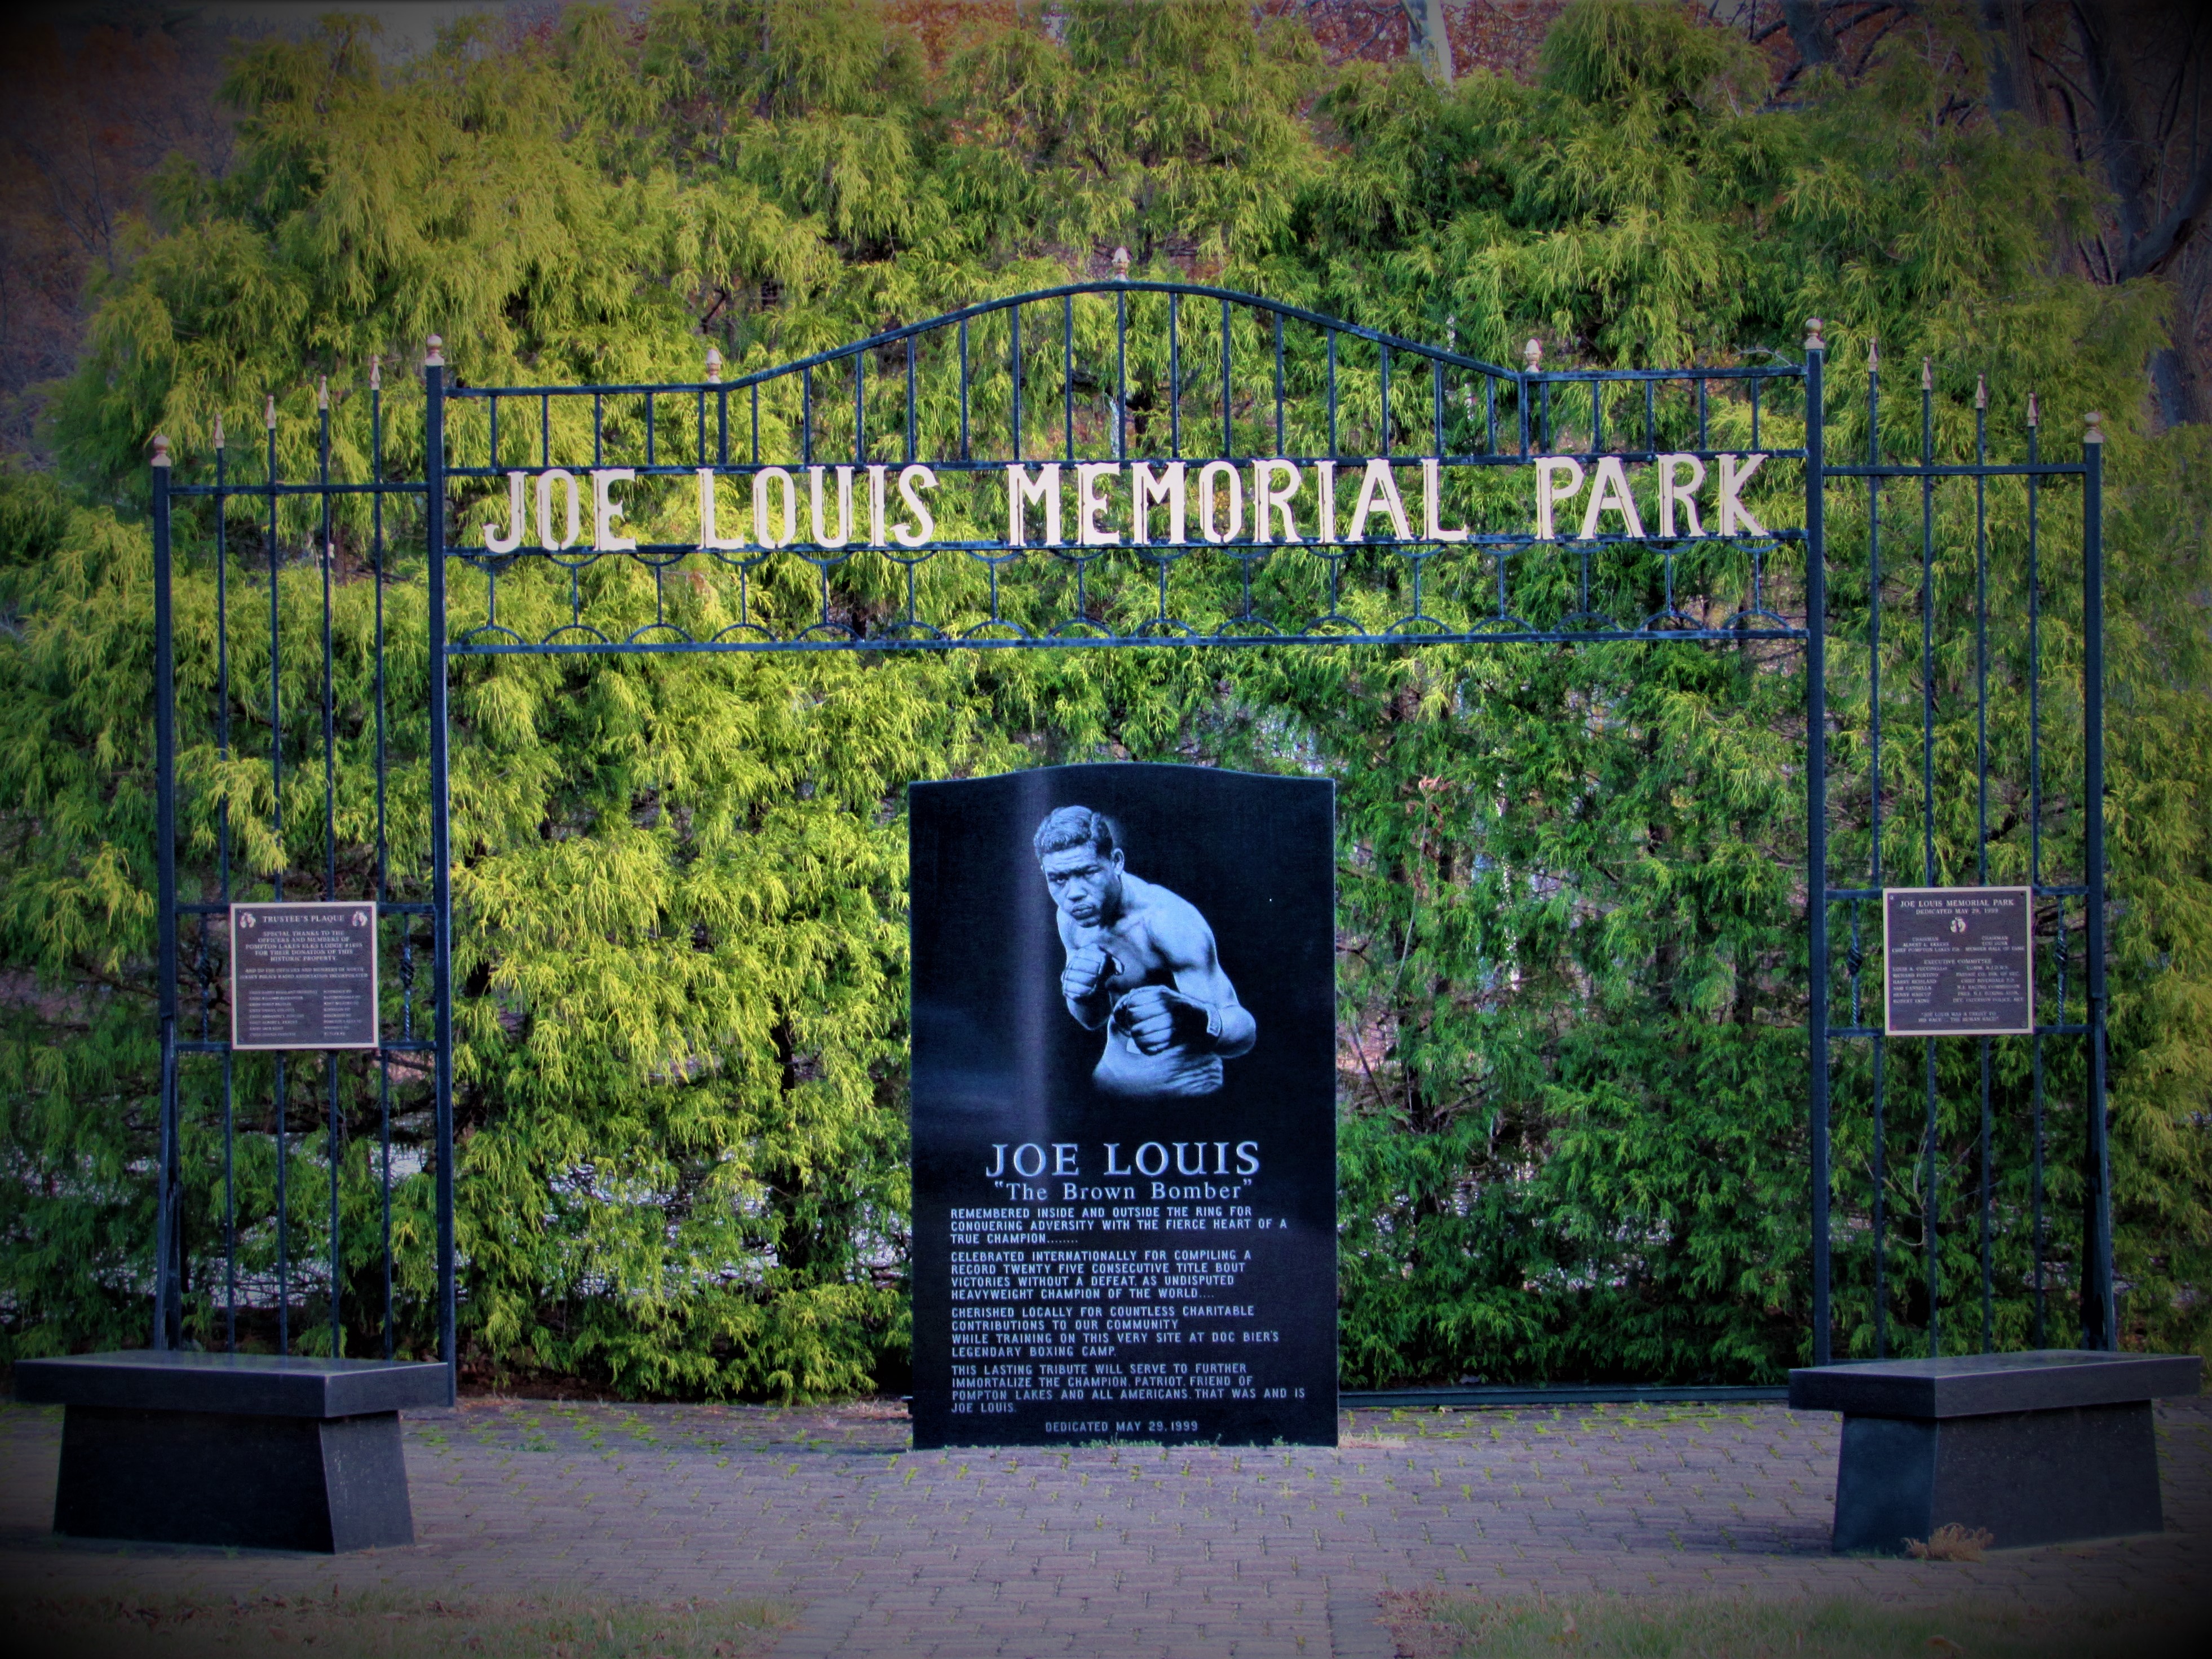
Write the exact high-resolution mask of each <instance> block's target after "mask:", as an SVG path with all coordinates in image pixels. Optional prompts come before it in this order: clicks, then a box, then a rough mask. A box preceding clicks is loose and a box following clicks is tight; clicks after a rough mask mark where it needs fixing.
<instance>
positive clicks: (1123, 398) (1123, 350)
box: [1114, 292, 1129, 461]
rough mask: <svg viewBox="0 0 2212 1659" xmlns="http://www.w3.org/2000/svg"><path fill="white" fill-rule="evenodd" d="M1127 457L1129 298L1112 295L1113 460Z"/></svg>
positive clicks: (1120, 294) (1117, 293) (1121, 295)
mask: <svg viewBox="0 0 2212 1659" xmlns="http://www.w3.org/2000/svg"><path fill="white" fill-rule="evenodd" d="M1128 455H1129V296H1128V295H1127V294H1126V293H1122V292H1116V293H1115V295H1114V459H1115V460H1117V461H1120V460H1127V459H1128Z"/></svg>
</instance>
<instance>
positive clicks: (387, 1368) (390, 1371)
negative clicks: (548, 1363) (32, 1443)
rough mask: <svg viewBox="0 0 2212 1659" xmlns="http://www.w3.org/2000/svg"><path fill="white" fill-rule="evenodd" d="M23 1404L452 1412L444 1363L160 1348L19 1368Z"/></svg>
mask: <svg viewBox="0 0 2212 1659" xmlns="http://www.w3.org/2000/svg"><path fill="white" fill-rule="evenodd" d="M15 1398H16V1399H17V1401H20V1402H21V1403H22V1404H24V1405H27V1406H97V1407H105V1408H107V1409H111V1410H118V1411H124V1410H143V1411H166V1412H223V1413H237V1414H240V1415H246V1416H258V1417H306V1418H334V1417H359V1416H362V1415H364V1414H366V1413H374V1412H397V1411H405V1410H408V1409H410V1408H411V1407H426V1406H443V1405H446V1404H447V1403H449V1402H448V1401H447V1372H446V1368H445V1367H444V1366H443V1365H441V1364H420V1363H404V1362H395V1361H392V1360H383V1359H313V1358H293V1357H290V1356H283V1355H276V1354H246V1353H240V1354H226V1353H179V1352H162V1351H157V1350H155V1349H143V1350H135V1351H131V1352H121V1353H93V1354H80V1355H77V1356H75V1357H73V1358H67V1359H21V1360H18V1361H16V1363H15Z"/></svg>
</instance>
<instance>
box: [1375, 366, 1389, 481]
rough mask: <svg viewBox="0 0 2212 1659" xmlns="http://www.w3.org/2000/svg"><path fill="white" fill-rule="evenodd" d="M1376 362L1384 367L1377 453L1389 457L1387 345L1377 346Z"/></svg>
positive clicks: (1377, 433) (1377, 430) (1377, 429)
mask: <svg viewBox="0 0 2212 1659" xmlns="http://www.w3.org/2000/svg"><path fill="white" fill-rule="evenodd" d="M1376 362H1379V363H1380V364H1381V365H1382V369H1383V375H1382V381H1381V386H1382V392H1383V407H1382V413H1381V415H1380V416H1378V417H1377V418H1378V420H1379V422H1380V424H1379V425H1378V426H1377V427H1376V446H1375V453H1376V454H1378V455H1382V456H1384V457H1388V456H1389V453H1390V348H1389V346H1387V345H1383V346H1377V347H1376Z"/></svg>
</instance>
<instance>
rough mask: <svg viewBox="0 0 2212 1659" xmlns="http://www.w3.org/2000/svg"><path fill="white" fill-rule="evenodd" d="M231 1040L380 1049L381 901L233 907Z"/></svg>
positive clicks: (242, 1044)
mask: <svg viewBox="0 0 2212 1659" xmlns="http://www.w3.org/2000/svg"><path fill="white" fill-rule="evenodd" d="M230 1046H231V1047H232V1048H375V1047H376V1046H377V1034H376V906H375V905H374V903H372V902H369V901H368V900H366V899H346V900H340V901H338V902H334V903H333V902H318V903H301V904H234V905H232V906H231V907H230Z"/></svg>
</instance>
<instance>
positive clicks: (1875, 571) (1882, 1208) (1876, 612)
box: [1867, 341, 1889, 1359]
mask: <svg viewBox="0 0 2212 1659" xmlns="http://www.w3.org/2000/svg"><path fill="white" fill-rule="evenodd" d="M1867 464H1868V465H1869V466H1877V465H1881V356H1880V354H1879V352H1878V350H1877V349H1876V347H1875V344H1874V343H1873V342H1871V341H1869V343H1868V344H1867ZM1867 781H1868V790H1867V802H1868V806H1867V813H1868V823H1869V836H1868V839H1869V846H1870V848H1871V853H1870V856H1869V866H1870V869H1871V872H1872V879H1871V881H1870V885H1872V886H1874V887H1875V888H1877V889H1879V888H1880V887H1881V479H1879V478H1874V477H1869V479H1868V480H1867ZM1882 971H1883V974H1884V984H1883V994H1884V996H1885V997H1886V996H1887V994H1888V985H1887V973H1888V964H1887V963H1883V965H1882ZM1886 1061H1887V1038H1886V1037H1884V1036H1879V1035H1878V1036H1875V1039H1874V1079H1873V1082H1874V1168H1873V1171H1872V1174H1873V1177H1874V1214H1873V1217H1872V1220H1873V1227H1872V1229H1871V1231H1872V1236H1873V1244H1874V1352H1875V1358H1877V1359H1881V1358H1887V1354H1888V1352H1889V1308H1888V1301H1889V1239H1888V1234H1887V1228H1886V1226H1885V1222H1886V1220H1887V1201H1886V1200H1887V1194H1886V1192H1885V1190H1884V1188H1885V1187H1886V1185H1887V1182H1888V1179H1889V1170H1888V1162H1889V1148H1888V1145H1887V1129H1888V1125H1887V1102H1886V1100H1885V1099H1884V1095H1885V1092H1886V1091H1887V1078H1886V1076H1885V1075H1884V1073H1885V1069H1886V1065H1885V1063H1886Z"/></svg>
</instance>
